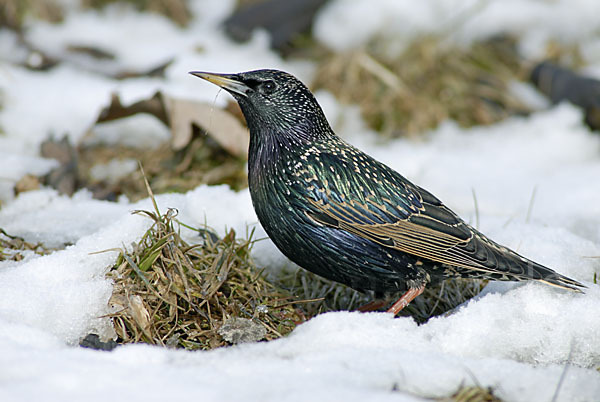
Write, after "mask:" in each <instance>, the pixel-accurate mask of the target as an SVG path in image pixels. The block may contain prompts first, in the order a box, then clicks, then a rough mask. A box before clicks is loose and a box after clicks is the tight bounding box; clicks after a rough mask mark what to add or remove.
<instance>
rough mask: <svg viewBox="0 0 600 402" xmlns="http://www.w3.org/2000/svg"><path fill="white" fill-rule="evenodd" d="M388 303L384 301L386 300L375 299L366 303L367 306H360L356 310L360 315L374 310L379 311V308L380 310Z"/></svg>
mask: <svg viewBox="0 0 600 402" xmlns="http://www.w3.org/2000/svg"><path fill="white" fill-rule="evenodd" d="M388 303H389V300H386V299H375V300H372V301H370V302H368V303H367V304H363V305H362V306H360V307H359V308H357V310H358V311H360V312H361V313H366V312H369V311H375V310H379V309H380V308H382V307H383V306H385V305H386V304H388Z"/></svg>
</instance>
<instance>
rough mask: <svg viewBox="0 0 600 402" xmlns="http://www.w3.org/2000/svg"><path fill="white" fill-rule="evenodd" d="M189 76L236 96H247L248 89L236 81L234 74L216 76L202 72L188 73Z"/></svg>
mask: <svg viewBox="0 0 600 402" xmlns="http://www.w3.org/2000/svg"><path fill="white" fill-rule="evenodd" d="M190 74H192V75H194V76H196V77H200V78H202V79H203V80H206V81H208V82H212V83H213V84H215V85H218V86H220V87H221V88H223V89H225V90H226V91H229V92H233V93H236V94H238V95H242V96H248V91H249V90H250V87H249V86H248V85H246V84H244V83H243V82H241V81H240V80H238V79H237V76H236V75H235V74H216V73H207V72H204V71H190Z"/></svg>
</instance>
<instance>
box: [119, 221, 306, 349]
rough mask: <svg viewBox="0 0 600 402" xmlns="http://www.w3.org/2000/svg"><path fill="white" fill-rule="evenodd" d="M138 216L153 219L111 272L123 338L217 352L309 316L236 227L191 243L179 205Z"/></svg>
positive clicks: (277, 333)
mask: <svg viewBox="0 0 600 402" xmlns="http://www.w3.org/2000/svg"><path fill="white" fill-rule="evenodd" d="M136 213H138V214H142V215H145V216H147V217H148V218H150V219H151V220H152V221H153V224H152V226H151V227H150V229H148V231H147V232H146V233H145V234H144V236H143V237H142V239H141V240H140V241H139V242H138V243H137V244H135V246H134V248H133V251H131V252H124V253H122V254H121V256H120V257H119V259H118V261H117V263H116V264H115V265H114V267H113V268H112V269H111V271H110V272H109V276H110V277H112V278H113V280H114V282H115V284H114V290H113V295H112V298H111V300H110V304H111V306H112V308H113V309H114V310H115V313H113V314H111V315H110V316H111V317H112V319H113V323H114V327H115V330H116V333H117V335H118V338H119V342H121V343H131V342H145V343H150V344H155V345H162V346H168V347H182V348H186V349H212V348H215V347H219V346H224V345H228V344H230V343H236V342H240V341H250V340H252V341H257V340H261V339H265V340H272V339H276V338H279V337H281V336H283V335H285V334H287V333H289V332H290V331H292V330H293V329H294V328H295V326H296V323H298V322H302V321H303V317H302V315H301V314H299V313H298V312H297V311H296V309H295V308H294V307H293V305H292V297H291V295H290V294H289V293H287V292H285V291H282V290H280V289H278V288H276V287H275V286H274V285H273V284H271V283H270V282H268V281H267V280H266V279H265V278H264V275H263V274H262V272H261V271H260V270H259V269H258V268H257V267H256V265H255V264H254V262H253V261H252V258H251V257H250V250H251V247H252V244H253V241H252V240H251V237H252V236H251V235H250V236H249V238H248V239H247V240H239V239H236V235H235V232H234V231H233V230H230V231H229V232H228V233H227V235H225V236H224V237H223V238H219V237H217V236H216V235H215V234H214V233H212V232H210V231H209V230H208V229H202V230H199V231H198V233H201V234H202V235H203V237H204V238H203V240H202V241H201V242H200V243H198V244H188V243H187V242H186V241H184V240H183V239H182V237H181V235H180V233H179V228H180V225H181V224H180V223H179V222H177V221H176V219H175V218H176V215H177V214H176V211H175V210H173V209H169V210H168V211H167V212H166V213H164V214H160V213H159V212H158V210H157V209H155V211H152V212H151V211H137V212H136Z"/></svg>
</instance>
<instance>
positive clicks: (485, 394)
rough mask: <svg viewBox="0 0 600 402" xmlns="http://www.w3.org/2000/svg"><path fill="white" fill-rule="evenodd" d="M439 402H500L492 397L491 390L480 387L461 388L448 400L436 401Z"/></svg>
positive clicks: (500, 401) (495, 397)
mask: <svg viewBox="0 0 600 402" xmlns="http://www.w3.org/2000/svg"><path fill="white" fill-rule="evenodd" d="M438 401H440V402H502V400H501V399H500V398H498V397H497V396H495V395H494V393H493V391H492V389H490V388H482V387H478V386H477V387H464V386H463V387H461V388H460V389H459V390H458V391H456V393H455V394H454V395H452V396H451V397H449V398H442V399H438Z"/></svg>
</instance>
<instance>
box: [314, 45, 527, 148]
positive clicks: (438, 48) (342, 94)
mask: <svg viewBox="0 0 600 402" xmlns="http://www.w3.org/2000/svg"><path fill="white" fill-rule="evenodd" d="M524 76H525V71H524V67H523V66H521V60H520V59H519V56H518V53H517V51H516V49H515V46H514V41H512V40H511V39H509V38H497V39H494V40H489V41H487V42H481V43H475V44H473V45H472V46H471V47H470V48H468V49H467V48H460V47H451V46H446V45H444V44H443V41H442V40H440V38H436V37H424V38H421V39H417V40H415V41H414V42H412V43H411V44H410V45H409V46H408V47H407V48H406V49H405V50H404V51H403V52H402V53H401V54H400V55H398V56H396V57H390V56H389V52H388V51H386V50H385V49H378V48H377V47H376V46H374V45H373V46H370V47H368V48H367V49H363V50H357V51H354V52H350V53H342V54H331V55H329V56H327V57H325V58H324V60H322V61H321V63H320V67H319V69H318V71H317V74H316V79H315V82H314V83H313V87H314V88H315V89H320V88H325V89H327V90H329V91H331V92H332V93H333V94H334V95H335V96H336V97H337V98H338V99H340V100H341V101H342V102H346V103H352V104H358V105H359V106H360V108H361V111H362V114H363V117H364V119H365V120H366V121H367V123H368V124H369V125H370V126H371V127H372V128H373V129H374V130H376V131H378V132H380V133H381V134H382V135H383V136H384V137H400V136H410V135H416V134H421V133H423V132H425V131H427V130H429V129H432V128H435V127H436V126H437V125H438V124H439V123H440V122H442V121H444V120H447V119H453V120H455V121H456V122H458V123H459V124H460V125H461V126H464V127H468V126H473V125H481V124H491V123H494V122H497V121H499V120H502V119H504V118H506V117H508V116H511V115H514V114H524V113H527V112H528V108H527V107H526V106H525V105H524V104H522V103H521V102H520V101H519V100H518V99H516V98H515V97H514V96H512V95H511V93H510V91H508V90H507V84H508V83H509V82H510V81H511V80H514V79H519V78H521V79H522V78H524Z"/></svg>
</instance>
